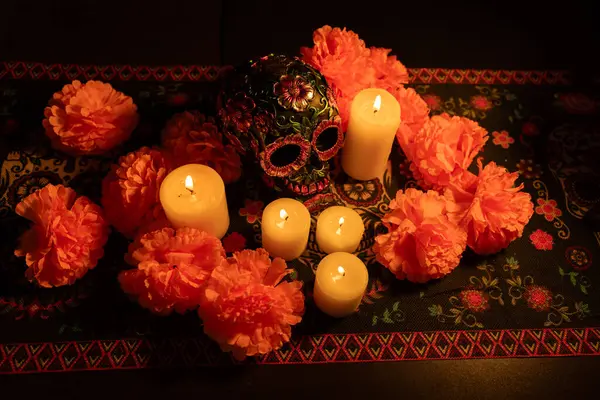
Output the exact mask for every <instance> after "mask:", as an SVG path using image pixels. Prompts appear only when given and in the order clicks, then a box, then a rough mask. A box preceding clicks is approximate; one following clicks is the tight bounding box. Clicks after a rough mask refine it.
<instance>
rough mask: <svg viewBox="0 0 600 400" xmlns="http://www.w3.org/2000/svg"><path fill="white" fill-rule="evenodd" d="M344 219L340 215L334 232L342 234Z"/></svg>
mask: <svg viewBox="0 0 600 400" xmlns="http://www.w3.org/2000/svg"><path fill="white" fill-rule="evenodd" d="M344 221H345V220H344V217H340V220H339V221H338V222H339V223H340V227H339V228H337V231H335V234H336V235H338V236H339V235H341V234H342V225H344ZM340 268H341V267H340Z"/></svg>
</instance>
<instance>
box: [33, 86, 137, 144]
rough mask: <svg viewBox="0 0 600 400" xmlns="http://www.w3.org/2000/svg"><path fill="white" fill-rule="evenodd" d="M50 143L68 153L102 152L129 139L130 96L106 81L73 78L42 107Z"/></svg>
mask: <svg viewBox="0 0 600 400" xmlns="http://www.w3.org/2000/svg"><path fill="white" fill-rule="evenodd" d="M44 116H45V117H46V119H44V121H43V125H44V128H45V130H46V135H47V136H48V137H49V138H50V141H51V142H52V146H53V147H54V148H56V149H58V150H62V151H64V152H66V153H69V154H74V155H77V154H102V153H104V152H106V151H108V150H110V149H112V148H113V147H115V146H116V145H118V144H120V143H121V142H124V141H125V140H127V139H129V136H130V135H131V132H132V131H133V129H134V128H135V126H136V125H137V123H138V114H137V107H136V105H135V104H133V100H132V99H131V97H129V96H126V95H124V94H123V93H121V92H118V91H116V90H115V89H113V87H112V86H111V85H110V84H108V83H103V82H99V81H88V82H87V83H81V82H79V81H73V82H72V83H71V84H68V85H65V86H64V87H63V88H62V90H61V91H60V92H56V93H54V96H53V97H52V99H51V100H50V101H49V102H48V107H46V109H45V110H44Z"/></svg>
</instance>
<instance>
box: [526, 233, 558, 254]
mask: <svg viewBox="0 0 600 400" xmlns="http://www.w3.org/2000/svg"><path fill="white" fill-rule="evenodd" d="M529 240H531V243H532V244H533V247H535V248H536V249H538V250H552V247H553V246H554V240H553V238H552V235H551V234H549V233H547V232H544V231H543V230H541V229H538V230H536V231H534V232H533V233H532V234H531V235H529Z"/></svg>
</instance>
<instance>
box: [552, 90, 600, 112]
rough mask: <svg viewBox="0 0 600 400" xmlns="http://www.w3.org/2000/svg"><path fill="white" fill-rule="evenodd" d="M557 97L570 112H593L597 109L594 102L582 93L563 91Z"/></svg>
mask: <svg viewBox="0 0 600 400" xmlns="http://www.w3.org/2000/svg"><path fill="white" fill-rule="evenodd" d="M558 98H559V100H560V103H561V105H562V107H563V108H564V109H565V111H566V112H568V113H570V114H593V113H595V112H596V110H597V109H598V105H597V104H596V102H595V101H594V100H593V99H591V98H590V97H589V96H587V95H585V94H583V93H563V94H561V95H559V96H558Z"/></svg>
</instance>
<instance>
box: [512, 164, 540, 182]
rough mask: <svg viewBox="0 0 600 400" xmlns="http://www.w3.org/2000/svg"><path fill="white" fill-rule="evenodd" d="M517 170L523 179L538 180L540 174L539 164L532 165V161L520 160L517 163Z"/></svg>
mask: <svg viewBox="0 0 600 400" xmlns="http://www.w3.org/2000/svg"><path fill="white" fill-rule="evenodd" d="M517 169H518V170H519V174H521V176H522V177H524V178H525V179H538V178H539V177H540V175H541V174H542V167H541V166H540V165H539V164H534V163H533V160H523V159H521V160H520V161H519V162H518V163H517Z"/></svg>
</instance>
